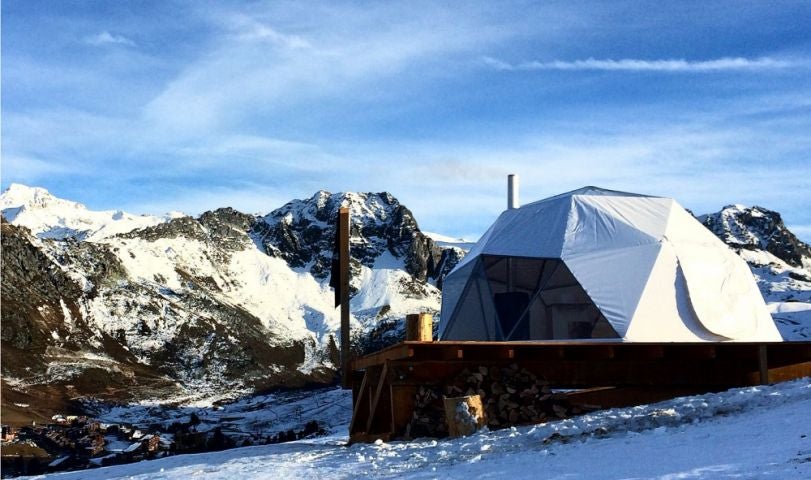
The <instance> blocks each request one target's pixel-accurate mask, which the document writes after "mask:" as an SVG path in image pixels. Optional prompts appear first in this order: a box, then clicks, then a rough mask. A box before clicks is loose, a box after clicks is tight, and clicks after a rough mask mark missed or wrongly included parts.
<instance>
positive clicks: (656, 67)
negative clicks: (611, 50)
mask: <svg viewBox="0 0 811 480" xmlns="http://www.w3.org/2000/svg"><path fill="white" fill-rule="evenodd" d="M482 60H483V61H484V63H485V64H486V65H488V66H489V67H491V68H495V69H496V70H502V71H510V72H513V71H533V70H603V71H625V72H674V73H677V72H722V71H736V70H758V71H763V70H779V69H785V68H792V67H797V66H800V65H801V62H798V61H796V60H779V59H774V58H769V57H760V58H743V57H724V58H716V59H712V60H684V59H660V60H640V59H633V58H624V59H621V60H614V59H610V58H607V59H596V58H587V59H585V60H570V61H564V60H553V61H549V62H540V61H530V62H522V63H516V64H513V63H508V62H505V61H503V60H499V59H496V58H492V57H484V58H483V59H482Z"/></svg>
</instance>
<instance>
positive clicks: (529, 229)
mask: <svg viewBox="0 0 811 480" xmlns="http://www.w3.org/2000/svg"><path fill="white" fill-rule="evenodd" d="M439 337H440V339H441V340H509V341H514V340H566V339H621V340H623V341H638V342H648V341H649V342H693V341H730V340H734V341H780V340H782V338H781V337H780V334H779V333H778V331H777V328H776V327H775V324H774V321H773V320H772V318H771V316H770V315H769V312H768V311H767V309H766V305H765V303H764V301H763V297H762V296H761V295H760V292H759V291H758V288H757V285H756V283H755V280H754V278H753V276H752V274H751V272H750V271H749V268H748V267H747V265H746V263H745V262H744V261H743V260H742V259H741V258H740V257H738V256H737V255H736V254H735V253H734V252H733V251H732V250H730V249H729V248H728V247H727V246H726V245H725V244H724V243H723V242H721V240H719V239H718V238H717V237H715V235H713V234H712V233H711V232H710V231H709V230H707V229H706V228H705V227H704V226H703V225H701V224H700V223H699V222H698V221H697V220H696V219H695V218H693V216H692V215H690V213H688V212H687V211H686V210H685V209H684V208H682V207H681V206H680V205H679V204H678V203H677V202H676V201H675V200H672V199H669V198H661V197H653V196H646V195H637V194H633V193H624V192H616V191H611V190H604V189H600V188H596V187H585V188H582V189H580V190H575V191H572V192H569V193H565V194H562V195H558V196H555V197H551V198H547V199H545V200H540V201H537V202H534V203H530V204H528V205H525V206H523V207H521V208H515V209H510V210H507V211H505V212H503V213H502V214H501V216H499V218H498V219H497V220H496V222H495V223H494V224H493V225H492V226H491V227H490V229H489V230H487V232H485V234H484V235H483V236H482V238H481V239H480V240H479V241H478V243H477V244H476V245H475V246H474V247H473V248H472V249H471V250H470V252H469V253H468V254H467V256H466V257H465V258H464V259H463V260H462V262H461V263H460V264H459V265H457V266H456V268H455V269H454V270H453V271H452V272H451V273H450V274H449V275H448V276H447V277H446V278H445V280H444V284H443V287H442V317H441V324H440V331H439Z"/></svg>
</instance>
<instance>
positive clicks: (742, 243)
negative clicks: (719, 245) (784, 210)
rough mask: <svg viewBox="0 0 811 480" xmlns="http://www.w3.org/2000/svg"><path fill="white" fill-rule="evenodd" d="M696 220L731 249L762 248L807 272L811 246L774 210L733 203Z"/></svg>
mask: <svg viewBox="0 0 811 480" xmlns="http://www.w3.org/2000/svg"><path fill="white" fill-rule="evenodd" d="M698 219H699V221H700V222H702V223H703V224H704V225H705V226H706V227H707V228H709V229H710V230H711V231H712V232H713V233H715V235H717V236H718V238H720V239H721V240H723V241H724V242H725V243H726V244H727V245H729V246H731V247H733V248H735V249H739V250H740V249H744V250H765V251H767V252H769V253H771V254H772V255H774V256H775V257H777V258H779V259H781V260H783V261H784V262H786V263H787V264H789V265H791V266H793V267H798V268H805V269H807V270H809V271H811V247H809V246H808V245H807V244H806V243H803V242H802V241H801V240H800V239H798V238H797V237H796V236H795V235H794V234H793V233H792V232H791V231H789V229H788V228H786V226H785V224H784V223H783V219H782V218H781V217H780V214H779V213H778V212H775V211H772V210H769V209H766V208H763V207H758V206H753V207H746V206H744V205H738V204H734V205H727V206H726V207H724V208H723V209H721V211H720V212H716V213H711V214H707V215H702V216H700V217H698Z"/></svg>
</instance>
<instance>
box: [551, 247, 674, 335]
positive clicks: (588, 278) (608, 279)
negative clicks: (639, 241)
mask: <svg viewBox="0 0 811 480" xmlns="http://www.w3.org/2000/svg"><path fill="white" fill-rule="evenodd" d="M660 248H661V246H660V244H658V243H654V244H649V245H641V246H637V247H630V248H622V249H614V250H602V251H596V252H591V253H587V254H584V255H569V256H566V257H565V258H564V259H563V261H564V262H565V263H566V265H567V266H568V267H569V270H571V271H572V274H574V277H575V278H576V279H577V281H578V282H580V285H582V286H583V289H584V290H585V291H586V293H587V294H588V296H589V297H590V298H591V300H592V301H593V302H594V304H595V305H597V307H598V308H599V309H600V311H601V312H602V314H603V316H605V318H606V320H608V322H609V323H610V324H611V326H613V327H614V330H615V331H616V332H617V333H618V334H619V335H620V336H625V332H626V331H627V330H628V327H629V324H630V321H631V319H632V318H633V315H634V311H635V310H636V307H637V304H638V303H639V299H640V298H641V297H642V292H643V291H644V290H645V287H646V286H647V284H648V277H649V275H650V272H651V270H652V269H653V265H654V263H655V262H656V257H657V255H658V254H659V249H660Z"/></svg>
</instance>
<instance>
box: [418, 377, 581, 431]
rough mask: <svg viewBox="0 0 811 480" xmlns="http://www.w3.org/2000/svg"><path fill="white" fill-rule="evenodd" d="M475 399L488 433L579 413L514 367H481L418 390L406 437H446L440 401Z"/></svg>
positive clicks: (541, 382) (562, 397) (561, 396)
mask: <svg viewBox="0 0 811 480" xmlns="http://www.w3.org/2000/svg"><path fill="white" fill-rule="evenodd" d="M443 395H444V396H446V397H460V396H464V395H479V396H480V397H481V399H482V403H483V404H484V409H485V413H486V416H487V425H488V427H489V428H490V429H498V428H504V427H508V426H512V425H522V424H533V423H542V422H545V421H548V420H554V419H561V418H567V417H570V416H572V415H577V414H580V413H583V410H584V407H583V406H575V405H571V404H570V403H569V401H568V399H567V396H566V394H565V393H557V392H552V390H551V389H550V388H549V383H548V382H547V381H546V380H544V379H543V378H541V377H538V376H537V375H535V374H533V373H532V372H530V371H528V370H527V369H525V368H521V367H519V366H518V365H517V364H512V365H509V366H507V367H504V366H492V365H491V366H487V365H481V366H478V367H476V368H472V369H469V368H466V369H464V370H462V371H461V372H460V373H459V374H458V375H457V376H456V377H455V378H454V379H453V380H452V381H451V382H449V383H448V384H446V385H445V386H444V387H426V386H421V387H420V388H419V389H418V391H417V393H416V395H415V399H414V415H413V418H412V421H411V424H410V425H409V427H408V429H407V431H406V434H407V436H409V437H412V438H414V437H419V436H430V437H444V436H446V435H447V427H446V424H445V414H444V411H443V405H442V397H443Z"/></svg>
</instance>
